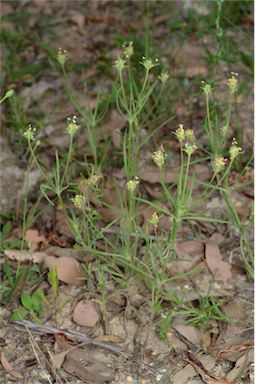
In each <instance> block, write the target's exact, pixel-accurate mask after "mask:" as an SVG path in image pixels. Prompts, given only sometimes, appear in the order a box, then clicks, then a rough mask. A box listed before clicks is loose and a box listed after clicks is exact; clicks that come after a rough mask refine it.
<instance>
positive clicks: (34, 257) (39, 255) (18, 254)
mask: <svg viewBox="0 0 255 384" xmlns="http://www.w3.org/2000/svg"><path fill="white" fill-rule="evenodd" d="M4 253H5V255H6V256H7V257H9V259H11V260H16V261H20V262H21V263H22V262H25V261H32V262H33V263H40V262H41V261H43V260H44V259H45V258H46V257H47V254H46V253H45V252H30V251H20V250H18V249H7V250H5V251H4Z"/></svg>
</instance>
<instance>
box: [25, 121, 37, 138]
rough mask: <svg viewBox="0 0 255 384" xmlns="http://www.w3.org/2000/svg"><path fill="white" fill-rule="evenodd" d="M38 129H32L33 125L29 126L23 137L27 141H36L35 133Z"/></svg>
mask: <svg viewBox="0 0 255 384" xmlns="http://www.w3.org/2000/svg"><path fill="white" fill-rule="evenodd" d="M35 131H36V129H35V128H32V125H31V124H29V126H28V129H27V130H26V131H25V132H24V133H23V136H24V137H25V138H26V139H27V141H34V140H35V138H34V133H35Z"/></svg>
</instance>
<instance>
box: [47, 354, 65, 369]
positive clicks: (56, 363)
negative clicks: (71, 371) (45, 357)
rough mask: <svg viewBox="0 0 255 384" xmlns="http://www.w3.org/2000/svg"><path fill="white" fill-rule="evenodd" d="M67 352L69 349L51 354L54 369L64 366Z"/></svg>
mask: <svg viewBox="0 0 255 384" xmlns="http://www.w3.org/2000/svg"><path fill="white" fill-rule="evenodd" d="M67 353H68V350H66V351H63V352H60V353H56V354H52V355H50V357H51V362H52V364H53V367H54V369H60V368H61V367H62V365H63V362H64V360H65V357H66V354H67Z"/></svg>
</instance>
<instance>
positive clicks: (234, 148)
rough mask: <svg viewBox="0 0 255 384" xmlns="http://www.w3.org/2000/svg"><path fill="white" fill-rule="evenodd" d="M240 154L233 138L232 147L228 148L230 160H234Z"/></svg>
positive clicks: (239, 148)
mask: <svg viewBox="0 0 255 384" xmlns="http://www.w3.org/2000/svg"><path fill="white" fill-rule="evenodd" d="M241 152H242V148H241V147H238V144H237V141H236V139H235V138H233V141H232V145H231V147H230V148H229V156H230V160H234V159H235V158H236V157H237V156H238V155H239V154H240V153H241Z"/></svg>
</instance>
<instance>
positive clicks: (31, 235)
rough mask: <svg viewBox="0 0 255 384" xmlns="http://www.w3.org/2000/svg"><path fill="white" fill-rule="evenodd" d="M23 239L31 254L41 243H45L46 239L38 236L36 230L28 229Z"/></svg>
mask: <svg viewBox="0 0 255 384" xmlns="http://www.w3.org/2000/svg"><path fill="white" fill-rule="evenodd" d="M25 238H26V241H27V242H28V244H29V250H30V251H31V252H34V251H36V250H37V249H38V248H39V245H40V244H41V243H44V244H45V243H47V240H46V238H45V237H44V236H41V235H39V231H38V230H37V229H28V230H27V231H26V234H25Z"/></svg>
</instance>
